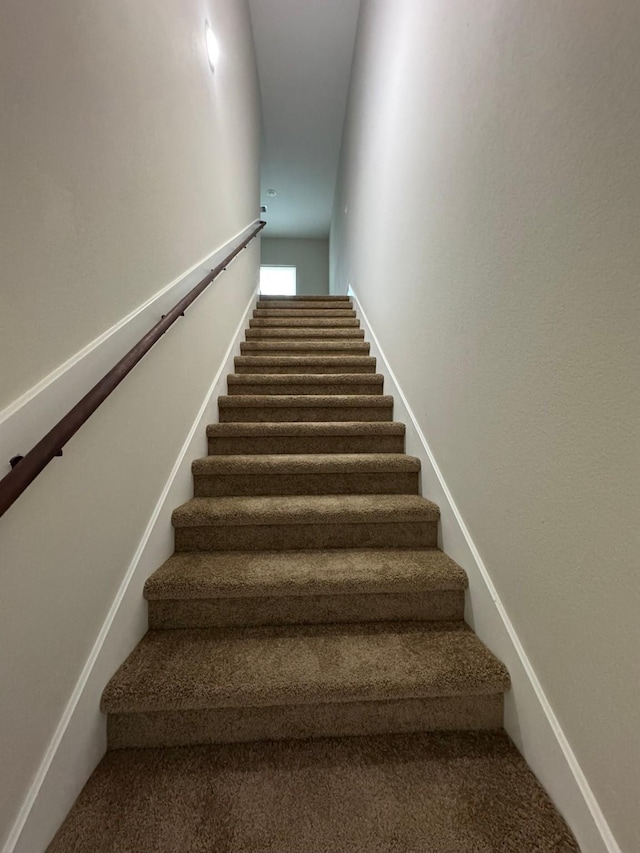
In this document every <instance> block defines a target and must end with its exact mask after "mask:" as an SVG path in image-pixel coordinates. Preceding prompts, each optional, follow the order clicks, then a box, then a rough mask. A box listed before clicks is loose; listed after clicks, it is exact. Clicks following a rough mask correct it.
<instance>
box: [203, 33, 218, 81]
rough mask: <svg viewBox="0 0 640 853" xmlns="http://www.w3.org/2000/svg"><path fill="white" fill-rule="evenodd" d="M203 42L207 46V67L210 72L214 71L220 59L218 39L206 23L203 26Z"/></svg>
mask: <svg viewBox="0 0 640 853" xmlns="http://www.w3.org/2000/svg"><path fill="white" fill-rule="evenodd" d="M204 40H205V44H206V46H207V56H208V57H209V65H210V66H211V70H212V71H215V67H216V63H217V61H218V59H219V58H220V45H219V44H218V39H217V38H216V37H215V35H214V34H213V30H212V29H211V25H210V24H209V22H208V21H207V22H206V23H205V25H204Z"/></svg>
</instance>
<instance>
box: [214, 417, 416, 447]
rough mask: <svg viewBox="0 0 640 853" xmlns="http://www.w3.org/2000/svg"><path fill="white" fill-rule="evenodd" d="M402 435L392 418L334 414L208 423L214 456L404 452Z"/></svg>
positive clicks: (401, 427) (401, 425) (399, 426)
mask: <svg viewBox="0 0 640 853" xmlns="http://www.w3.org/2000/svg"><path fill="white" fill-rule="evenodd" d="M332 411H333V410H329V412H332ZM349 411H353V410H347V412H349ZM404 435H405V428H404V424H399V423H394V422H393V421H391V420H388V421H373V420H370V421H352V420H345V421H343V422H340V421H338V422H334V419H333V417H329V419H328V420H325V421H299V422H293V423H288V422H287V421H286V420H283V421H282V422H280V423H274V422H272V421H266V422H249V423H246V422H234V423H220V424H211V425H210V426H209V427H207V436H208V445H209V453H210V454H211V455H216V456H236V455H238V454H251V455H257V454H260V455H262V454H276V453H278V454H280V453H285V454H300V453H314V454H315V453H403V452H404Z"/></svg>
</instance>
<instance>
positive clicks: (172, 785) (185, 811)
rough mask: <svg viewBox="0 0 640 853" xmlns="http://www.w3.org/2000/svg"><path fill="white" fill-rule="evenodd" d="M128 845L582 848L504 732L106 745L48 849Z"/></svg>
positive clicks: (104, 851)
mask: <svg viewBox="0 0 640 853" xmlns="http://www.w3.org/2000/svg"><path fill="white" fill-rule="evenodd" d="M151 839H152V840H151ZM124 851H130V853H143V851H144V853H152V851H153V853H187V851H188V853H204V851H219V853H223V851H224V853H247V851H252V853H258V851H259V853H365V851H366V853H400V851H402V853H579V848H578V846H577V844H576V842H575V840H574V839H573V837H572V835H571V833H570V831H569V830H568V828H567V826H566V824H565V823H564V821H563V819H562V818H561V817H560V815H559V814H558V812H557V811H556V809H555V808H554V806H553V804H552V803H551V801H550V799H549V797H548V796H547V795H546V793H545V792H544V790H543V788H542V787H541V786H540V784H539V782H538V781H537V779H536V777H535V776H534V774H533V773H532V772H531V770H529V768H528V767H527V765H526V762H525V761H524V759H523V758H522V756H521V755H520V753H519V752H518V751H517V749H516V748H515V747H514V745H513V744H512V743H511V741H510V740H509V738H508V737H507V735H505V734H504V733H503V732H444V733H443V732H437V733H429V734H414V735H384V736H376V737H357V738H331V739H329V738H323V739H320V740H307V741H279V742H266V743H251V744H233V745H227V744H225V745H222V746H200V747H181V748H173V749H127V750H117V751H115V752H109V753H107V755H106V756H105V757H104V758H103V759H102V761H101V762H100V764H99V765H98V768H97V769H96V770H95V772H94V773H93V775H92V776H91V778H90V780H89V782H88V783H87V785H86V786H85V788H84V789H83V791H82V793H81V794H80V797H79V798H78V800H77V801H76V804H75V805H74V807H73V809H72V811H71V813H70V815H69V816H68V818H67V819H66V821H65V822H64V824H63V826H62V827H61V829H60V830H59V831H58V833H57V835H56V837H55V839H54V840H53V842H52V844H51V845H50V847H49V849H48V853H124Z"/></svg>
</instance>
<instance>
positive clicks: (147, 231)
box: [0, 0, 259, 853]
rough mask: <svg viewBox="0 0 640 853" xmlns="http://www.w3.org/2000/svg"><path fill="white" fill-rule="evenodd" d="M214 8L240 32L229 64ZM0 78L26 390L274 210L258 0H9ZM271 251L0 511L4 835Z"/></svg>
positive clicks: (10, 313)
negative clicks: (261, 106)
mask: <svg viewBox="0 0 640 853" xmlns="http://www.w3.org/2000/svg"><path fill="white" fill-rule="evenodd" d="M205 17H208V18H209V19H210V20H211V23H212V24H213V26H214V28H215V29H216V31H217V33H218V37H219V41H220V45H221V57H220V63H219V66H218V68H217V69H216V72H215V74H214V75H212V74H211V72H210V69H209V66H208V62H207V59H206V55H205V53H204V44H203V37H204V20H205ZM0 92H1V99H2V104H3V119H2V127H1V129H0V134H1V136H2V178H1V180H2V191H1V193H0V195H1V198H2V205H1V210H0V218H1V224H0V242H1V243H2V285H1V287H2V298H1V305H2V308H1V310H0V327H1V328H0V363H1V364H2V371H1V374H0V375H1V388H2V390H1V392H0V400H2V402H4V403H8V402H10V401H11V400H12V399H14V398H15V397H16V396H18V395H19V394H20V393H22V392H24V391H25V390H26V389H27V388H28V387H30V386H31V385H32V384H33V383H34V382H36V381H38V380H40V379H41V378H42V377H43V376H44V375H45V374H47V373H48V372H49V371H50V370H52V369H53V368H55V367H57V366H58V365H59V364H60V363H61V362H62V361H64V360H65V359H66V358H68V357H69V356H71V355H72V354H74V353H75V352H76V351H77V350H78V349H79V348H80V347H82V346H84V345H85V344H87V343H88V342H89V341H91V340H92V339H94V338H95V337H96V336H98V335H99V334H101V333H103V332H104V331H105V330H106V329H108V328H109V327H110V326H111V325H112V324H114V323H115V322H117V321H118V320H120V319H121V318H122V317H123V316H125V315H126V314H127V313H129V312H130V311H131V310H132V309H134V308H135V307H136V306H138V305H140V304H141V303H142V302H144V301H145V300H147V299H148V298H149V297H151V296H152V295H153V294H154V293H156V292H157V291H159V290H160V289H161V288H163V287H164V286H166V285H167V284H168V283H169V282H171V281H172V280H173V279H174V278H175V277H177V276H179V275H180V274H182V273H183V272H185V271H186V270H188V269H189V268H190V267H191V266H192V265H193V264H196V263H197V262H198V261H200V260H201V259H202V258H203V257H205V256H207V255H209V254H210V253H211V252H213V251H214V250H216V249H217V248H219V247H220V246H222V245H224V244H225V243H226V242H227V241H228V240H230V239H231V238H232V237H234V236H235V235H236V234H237V233H238V232H239V231H241V230H242V229H243V228H245V226H247V225H248V224H249V223H251V222H252V221H253V220H255V219H256V218H257V216H258V215H259V194H258V165H257V164H258V156H259V110H258V89H257V82H256V73H255V64H254V57H253V48H252V42H251V32H250V27H249V18H248V10H247V8H246V4H245V3H243V2H240V3H239V2H237V0H215V2H202V0H167V1H166V2H162V3H160V4H158V3H155V2H151V0H136V2H135V3H131V2H125V0H104V2H103V0H99V1H98V2H94V3H86V2H84V0H61V2H58V3H55V4H36V5H34V4H28V3H22V2H18V0H15V1H14V0H9V2H6V3H4V4H3V9H2V25H1V26H0ZM258 258H259V250H258V246H257V244H254V245H253V246H252V248H251V249H250V250H249V251H247V252H244V253H242V255H241V257H240V258H239V259H238V261H237V262H236V263H235V264H234V265H233V266H232V267H230V269H229V271H228V272H227V273H225V274H224V275H223V276H222V277H221V278H220V279H219V280H218V281H217V282H216V283H215V284H214V285H213V286H212V287H211V288H209V290H208V291H207V292H206V294H205V295H204V296H202V297H200V299H199V300H198V302H197V303H196V304H195V305H194V306H193V307H192V308H191V309H190V311H189V312H187V316H186V317H185V319H184V320H180V321H179V323H178V324H176V326H174V327H173V328H172V330H171V331H170V332H169V333H168V334H167V335H166V336H165V337H163V338H162V340H161V341H160V342H159V343H158V345H157V346H156V347H155V348H154V350H153V351H152V352H151V353H150V354H149V355H147V356H146V357H145V359H143V361H142V362H141V363H140V364H139V365H138V367H136V369H135V370H134V372H133V373H132V374H131V375H130V376H129V377H127V379H126V380H125V382H124V383H123V384H122V385H121V386H120V387H119V388H118V389H117V391H116V392H115V393H114V394H113V395H112V396H111V397H110V398H109V400H108V401H107V402H106V403H105V404H104V406H103V407H102V408H101V409H100V410H99V412H98V413H97V414H96V415H95V416H94V417H93V418H92V419H91V420H90V422H89V423H88V424H87V425H85V427H84V428H83V429H82V430H81V431H80V432H79V433H78V435H77V436H76V437H75V438H74V439H73V440H72V441H71V442H70V443H69V445H68V446H67V447H66V448H65V452H64V458H63V459H62V460H56V463H57V464H56V463H54V464H51V465H50V466H49V467H48V468H47V469H46V470H45V472H44V473H43V474H42V475H41V477H39V478H38V480H37V481H36V483H34V484H33V485H32V486H31V487H30V488H29V489H28V490H27V492H26V493H25V494H24V495H23V496H22V497H21V498H20V499H19V500H18V502H17V503H16V504H15V505H14V506H13V507H12V508H11V509H10V510H9V512H8V513H7V514H6V515H5V516H4V517H3V518H2V519H1V520H0V565H1V566H2V593H1V594H0V648H2V650H3V653H2V656H1V661H0V685H2V686H1V688H0V719H1V721H2V725H1V726H0V755H1V759H0V847H2V846H3V842H4V839H5V837H6V835H7V833H8V832H9V829H10V827H11V825H12V822H13V820H14V819H15V817H16V815H17V812H18V809H19V808H20V806H21V803H22V802H23V800H24V797H25V795H26V792H27V790H28V787H29V785H30V783H31V781H32V779H33V777H34V774H35V773H36V771H37V769H38V766H39V764H40V762H41V760H42V758H43V756H44V754H45V751H46V749H47V747H48V746H49V743H50V739H51V737H52V735H53V732H54V730H55V728H56V726H57V725H58V722H59V720H60V719H61V716H62V713H63V710H64V709H65V706H66V704H67V702H68V701H69V699H70V696H71V692H72V690H73V688H74V685H75V684H76V681H77V679H78V677H79V675H80V672H81V670H82V667H83V666H84V664H85V662H86V660H87V658H88V656H89V653H90V650H91V648H92V646H93V644H94V642H95V641H96V638H97V636H98V632H99V631H100V628H101V626H102V624H103V622H104V619H105V617H106V615H107V613H108V611H109V608H110V606H111V604H112V603H113V600H114V596H115V594H116V591H117V590H118V587H119V584H120V582H121V580H122V578H123V576H124V574H125V571H126V569H127V567H128V566H129V564H130V562H131V559H132V557H133V555H134V553H135V551H136V548H137V546H138V543H139V541H140V539H141V537H142V534H143V532H144V530H145V527H146V525H147V523H148V521H149V518H150V517H151V513H152V511H153V508H154V506H155V505H156V502H157V501H158V499H159V497H160V494H161V491H162V488H163V486H164V485H165V483H166V481H167V478H168V476H169V473H170V472H171V469H172V466H173V465H174V463H175V460H176V458H177V456H178V452H179V450H180V448H181V446H182V445H183V442H184V441H185V439H186V436H187V433H188V430H189V429H190V427H191V425H192V423H193V422H194V419H195V417H196V415H197V413H198V410H199V408H200V405H201V404H202V401H203V399H204V397H205V394H206V392H207V390H208V389H209V386H210V384H211V382H212V380H213V377H214V374H215V371H216V370H217V369H218V367H219V365H220V363H221V359H222V357H223V355H224V353H225V350H226V348H227V347H228V345H229V342H230V336H231V334H232V331H233V329H234V328H235V326H236V324H237V323H238V322H239V321H240V318H241V317H242V314H243V312H244V310H245V308H246V305H247V303H248V301H249V299H250V295H251V293H252V291H253V289H254V288H255V287H256V286H257V271H258ZM151 319H152V322H155V320H156V319H158V318H157V317H155V318H151ZM123 354H124V353H123ZM85 390H87V389H84V388H78V396H80V395H81V393H83V392H84V391H85ZM51 425H52V424H51ZM47 426H49V424H44V423H43V424H42V428H43V430H44V429H45V427H47ZM0 428H1V427H0ZM203 441H204V438H203ZM203 446H204V445H203ZM5 463H6V460H0V464H1V465H5ZM168 535H169V530H167V536H168ZM75 783H76V780H75V779H67V780H65V785H66V786H67V788H69V789H70V788H72V786H73V785H74V784H75ZM34 853H36V851H34Z"/></svg>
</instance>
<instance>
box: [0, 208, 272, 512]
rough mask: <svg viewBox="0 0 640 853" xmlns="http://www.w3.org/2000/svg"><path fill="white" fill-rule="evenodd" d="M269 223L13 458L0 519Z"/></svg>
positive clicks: (0, 491)
mask: <svg viewBox="0 0 640 853" xmlns="http://www.w3.org/2000/svg"><path fill="white" fill-rule="evenodd" d="M265 225H266V222H262V221H261V222H260V224H259V225H257V226H256V227H255V228H254V229H253V230H252V231H251V234H249V236H248V237H247V238H246V239H245V240H244V241H243V242H242V243H240V245H238V246H236V248H235V249H234V250H233V251H232V252H229V254H228V255H227V256H226V257H225V259H224V260H223V261H221V262H220V263H219V264H218V265H217V266H216V267H215V268H214V269H212V270H211V272H210V273H209V274H208V275H206V276H205V277H204V278H203V279H202V281H200V282H198V284H196V286H195V287H194V288H192V289H191V290H190V291H189V293H187V295H186V296H184V297H183V298H182V299H181V300H180V302H178V303H177V305H174V307H173V308H172V309H171V311H169V313H168V314H164V315H163V316H162V319H161V320H159V321H158V322H157V323H156V324H155V326H154V327H153V328H152V329H150V330H149V331H148V332H147V334H146V335H145V336H144V337H143V338H141V339H140V340H139V341H138V343H137V344H136V345H135V346H134V347H133V348H132V349H130V350H129V352H128V353H127V354H126V355H125V356H124V358H121V359H120V361H119V362H118V363H117V364H116V365H115V367H112V368H111V370H110V371H109V372H108V373H107V374H105V375H104V376H103V377H102V379H101V380H100V381H99V382H98V383H97V384H96V385H94V386H93V388H92V389H91V390H90V391H89V393H88V394H85V396H84V397H83V398H82V400H80V402H79V403H76V405H75V406H74V407H73V408H72V409H71V410H70V411H69V412H67V414H66V415H65V416H64V417H63V418H62V420H60V421H58V423H57V424H56V425H55V426H54V428H53V429H52V430H50V431H49V432H48V433H47V434H46V435H45V437H44V438H43V439H41V440H40V441H39V442H38V443H37V444H36V445H35V446H34V447H33V448H32V449H31V450H30V451H29V452H28V453H27V454H26V456H24V457H22V458H20V457H14V459H13V460H12V464H15V467H14V468H13V469H12V470H11V471H10V472H9V473H8V474H7V475H6V477H4V478H3V479H2V480H0V516H2V515H4V513H5V512H6V511H7V510H8V509H9V507H10V506H11V505H12V504H13V503H14V502H15V501H16V500H17V499H18V498H19V497H20V495H21V494H22V493H23V492H24V490H25V489H26V488H27V487H28V486H29V485H31V483H33V481H34V480H35V478H36V477H37V476H38V474H39V473H40V472H41V471H42V470H43V469H44V468H45V467H46V466H47V465H48V464H49V462H51V460H52V459H53V458H54V456H61V455H62V448H63V447H64V446H65V444H66V443H67V442H68V441H69V439H70V438H71V437H72V436H74V435H75V434H76V433H77V432H78V430H79V429H80V427H81V426H82V425H83V424H84V423H85V421H87V420H88V419H89V418H90V417H91V415H92V414H93V413H94V412H95V410H96V409H97V408H98V406H100V405H101V403H104V401H105V400H106V399H107V397H108V396H109V394H111V392H112V391H113V390H114V389H115V388H117V386H118V385H119V384H120V383H121V382H122V380H123V379H124V378H125V376H126V375H127V374H128V373H129V372H130V371H131V370H133V368H134V367H135V366H136V364H137V363H138V362H139V361H140V360H141V359H142V357H143V356H145V355H146V354H147V353H148V352H149V350H150V349H151V347H152V346H153V345H154V344H155V343H157V341H159V340H160V338H161V337H162V336H163V335H164V333H165V332H166V331H167V329H168V328H169V327H170V326H172V325H173V324H174V323H175V321H176V320H177V319H178V318H179V317H182V316H184V312H185V311H186V310H187V308H188V307H189V306H190V305H191V303H192V302H195V300H196V299H197V298H198V296H200V294H201V293H202V292H203V291H204V290H206V289H207V287H208V286H209V285H210V284H211V282H212V281H213V280H214V279H215V278H217V277H218V275H220V273H221V272H223V271H224V270H225V269H226V268H227V266H228V265H229V264H230V263H231V261H232V260H233V259H234V258H235V257H236V255H239V254H240V252H241V251H242V250H243V249H244V248H246V246H248V245H249V243H250V242H251V241H252V240H253V238H254V237H255V236H256V235H257V234H259V233H260V231H262V229H263V228H264V226H265Z"/></svg>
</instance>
